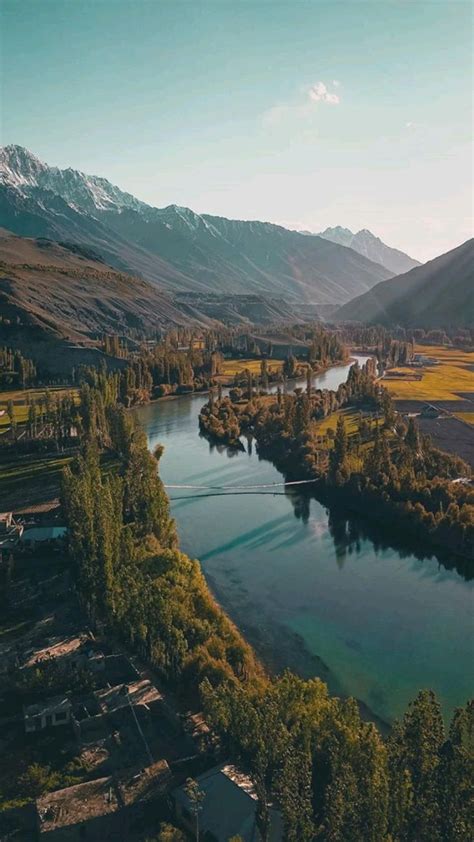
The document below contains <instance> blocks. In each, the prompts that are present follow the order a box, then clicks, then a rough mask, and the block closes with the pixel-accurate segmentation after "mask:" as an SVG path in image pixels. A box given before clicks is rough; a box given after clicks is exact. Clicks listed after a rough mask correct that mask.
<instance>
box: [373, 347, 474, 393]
mask: <svg viewBox="0 0 474 842" xmlns="http://www.w3.org/2000/svg"><path fill="white" fill-rule="evenodd" d="M415 352H416V353H418V354H424V355H425V356H428V357H434V358H436V359H438V360H439V361H440V365H435V366H431V367H429V366H428V367H426V368H423V369H410V368H402V369H399V370H400V371H403V372H407V373H412V372H413V371H416V372H419V371H421V372H422V375H423V376H422V378H421V380H396V379H394V380H390V379H386V380H383V381H382V382H383V385H384V386H385V387H386V388H387V389H388V390H389V391H390V392H391V394H392V396H393V397H394V398H395V399H399V400H419V401H428V402H429V401H436V400H439V401H443V400H453V401H455V400H461V398H460V397H459V394H458V393H459V392H472V393H473V394H474V353H468V352H465V351H459V350H457V349H455V348H445V347H438V346H426V345H417V346H415Z"/></svg>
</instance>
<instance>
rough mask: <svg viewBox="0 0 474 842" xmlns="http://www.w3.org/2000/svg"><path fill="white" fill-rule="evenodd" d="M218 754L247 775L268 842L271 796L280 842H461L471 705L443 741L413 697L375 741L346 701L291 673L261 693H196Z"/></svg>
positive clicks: (432, 717) (429, 703) (234, 689)
mask: <svg viewBox="0 0 474 842" xmlns="http://www.w3.org/2000/svg"><path fill="white" fill-rule="evenodd" d="M202 695H203V698H204V709H205V712H206V714H207V716H208V718H209V720H210V722H211V723H212V724H213V726H214V727H215V728H216V729H217V730H218V731H219V732H220V733H221V735H222V739H223V740H224V741H225V745H226V748H227V749H228V751H229V752H230V753H231V754H232V755H233V756H237V757H239V759H240V760H241V762H242V763H243V764H245V766H246V767H247V768H248V769H250V771H251V773H252V776H253V779H254V781H255V786H256V790H257V793H258V795H259V827H260V831H261V834H262V838H263V839H266V838H267V831H268V818H269V817H268V810H267V808H266V804H268V802H269V801H271V799H272V798H273V797H274V796H276V797H277V798H278V801H279V803H280V805H281V808H282V812H283V818H284V825H285V839H287V840H288V842H310V840H313V839H322V840H325V842H442V840H443V842H457V841H458V842H461V840H465V839H467V838H470V832H471V830H472V826H471V821H472V815H471V813H470V810H471V807H472V802H471V800H470V774H471V771H472V762H473V754H472V735H473V728H474V705H473V704H472V703H471V704H467V705H466V707H465V708H462V709H459V710H457V711H456V713H455V714H454V717H453V720H452V723H451V726H450V728H449V731H448V734H447V735H446V734H445V732H444V724H443V719H442V716H441V712H440V707H439V703H438V701H437V699H436V697H435V695H434V694H433V693H432V692H430V691H422V692H420V694H419V695H418V697H417V698H416V699H415V701H414V702H413V703H412V704H411V705H410V706H409V708H408V710H407V712H406V714H405V716H404V717H403V719H402V721H401V722H400V723H398V724H397V725H395V727H394V728H393V731H392V732H391V734H390V735H389V737H388V738H387V739H386V740H384V739H383V738H382V736H381V735H380V733H379V731H378V730H377V729H376V727H375V726H374V725H373V724H368V723H366V722H363V721H362V720H361V718H360V714H359V710H358V707H357V704H356V702H355V701H354V700H353V699H348V700H345V701H342V700H340V699H337V698H332V697H330V696H329V695H328V691H327V687H326V685H325V684H324V683H323V682H322V681H320V680H319V679H313V680H310V681H304V680H302V679H300V678H297V677H296V676H294V675H292V674H291V673H285V674H284V675H283V676H282V677H281V678H278V679H275V680H274V681H272V682H268V683H267V684H266V685H265V687H264V688H263V689H262V688H254V687H249V686H247V687H246V686H232V685H229V684H223V685H220V686H219V687H216V688H212V687H211V685H210V683H209V682H208V681H206V682H204V685H203V688H202Z"/></svg>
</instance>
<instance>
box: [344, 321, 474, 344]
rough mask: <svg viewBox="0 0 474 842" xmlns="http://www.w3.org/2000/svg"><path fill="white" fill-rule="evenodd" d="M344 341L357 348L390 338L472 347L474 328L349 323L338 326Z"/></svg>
mask: <svg viewBox="0 0 474 842" xmlns="http://www.w3.org/2000/svg"><path fill="white" fill-rule="evenodd" d="M338 329H339V330H340V334H341V337H342V338H343V339H344V341H345V342H347V343H348V344H351V345H356V346H358V347H359V348H370V349H371V350H373V349H375V348H377V347H378V346H380V345H385V346H387V344H388V343H389V342H390V341H391V340H392V339H395V340H398V341H399V342H404V343H408V344H409V345H413V344H414V343H417V344H421V345H450V344H451V343H452V344H453V345H457V346H460V347H463V348H473V347H474V328H456V329H454V330H450V329H446V330H439V329H438V330H424V329H423V328H404V327H401V326H400V325H399V326H397V327H393V328H387V327H383V326H382V325H350V324H346V325H343V326H342V327H339V328H338Z"/></svg>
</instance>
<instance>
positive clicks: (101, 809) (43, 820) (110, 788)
mask: <svg viewBox="0 0 474 842" xmlns="http://www.w3.org/2000/svg"><path fill="white" fill-rule="evenodd" d="M36 807H37V810H38V817H39V820H40V832H41V833H46V832H48V831H52V830H56V829H57V828H59V827H67V826H68V825H74V824H79V822H86V821H88V820H90V819H93V818H97V817H98V816H103V815H110V814H111V813H114V812H115V811H116V810H118V808H119V801H118V798H117V793H116V791H115V788H114V784H113V779H112V778H111V777H107V778H99V779H98V780H96V781H88V782H87V783H83V784H76V786H69V787H67V788H66V789H60V790H57V791H56V792H50V793H48V794H47V795H43V796H41V798H38V800H37V801H36Z"/></svg>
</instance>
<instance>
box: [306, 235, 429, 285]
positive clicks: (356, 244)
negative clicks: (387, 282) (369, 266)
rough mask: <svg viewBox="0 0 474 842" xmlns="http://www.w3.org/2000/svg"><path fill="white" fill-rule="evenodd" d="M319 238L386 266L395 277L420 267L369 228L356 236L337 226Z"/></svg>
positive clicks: (417, 262)
mask: <svg viewBox="0 0 474 842" xmlns="http://www.w3.org/2000/svg"><path fill="white" fill-rule="evenodd" d="M318 236H319V237H323V238H324V239H325V240H330V241H331V242H332V243H339V245H340V246H347V247H348V248H351V249H354V251H357V252H358V253H359V254H363V255H364V257H368V258H369V260H373V261H374V262H375V263H380V264H381V265H382V266H385V268H386V269H388V270H389V271H390V272H393V274H394V275H401V274H402V273H404V272H408V271H409V270H410V269H414V268H415V266H420V263H419V261H418V260H414V259H413V258H412V257H409V256H408V254H405V253H404V252H403V251H399V250H398V249H394V248H391V246H387V245H386V244H385V243H383V242H382V240H381V239H380V238H379V237H376V236H375V234H372V232H371V231H368V230H367V228H362V229H361V230H360V231H358V232H357V233H356V234H354V233H353V232H352V231H350V230H349V228H341V227H340V226H336V228H326V230H325V231H321V232H320V233H319V234H318Z"/></svg>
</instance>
